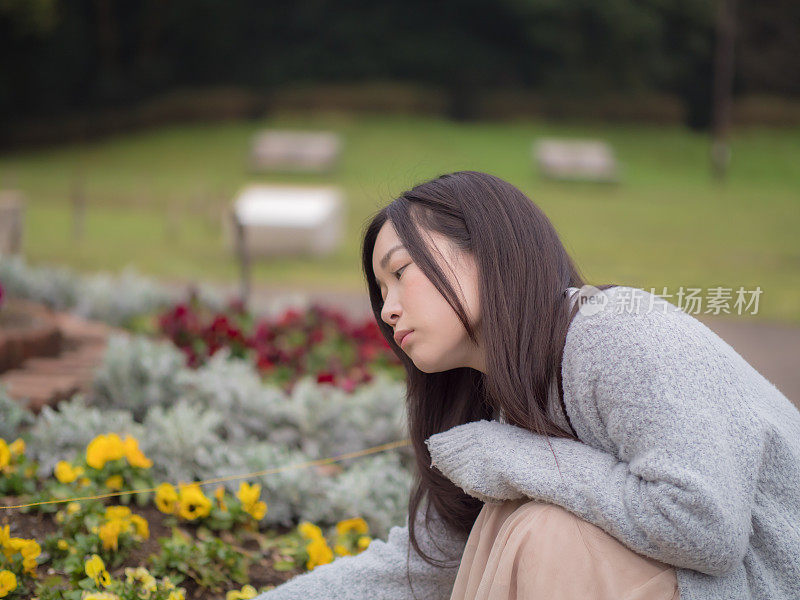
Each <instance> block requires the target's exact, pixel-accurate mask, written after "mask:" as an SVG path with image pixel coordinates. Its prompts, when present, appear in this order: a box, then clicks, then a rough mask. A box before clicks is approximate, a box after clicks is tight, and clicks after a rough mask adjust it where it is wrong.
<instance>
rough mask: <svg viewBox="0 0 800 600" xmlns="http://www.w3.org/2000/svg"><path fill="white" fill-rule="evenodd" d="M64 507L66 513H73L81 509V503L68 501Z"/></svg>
mask: <svg viewBox="0 0 800 600" xmlns="http://www.w3.org/2000/svg"><path fill="white" fill-rule="evenodd" d="M66 508H67V514H68V515H74V514H75V513H76V512H78V511H79V510H80V509H81V504H80V502H69V503H67V507H66Z"/></svg>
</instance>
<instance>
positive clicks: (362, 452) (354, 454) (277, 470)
mask: <svg viewBox="0 0 800 600" xmlns="http://www.w3.org/2000/svg"><path fill="white" fill-rule="evenodd" d="M410 443H411V440H410V439H409V438H406V439H404V440H399V441H397V442H389V443H388V444H382V445H380V446H373V447H372V448H365V449H364V450H358V451H357V452H348V453H347V454H342V455H340V456H332V457H329V458H319V459H317V460H309V461H306V462H303V463H298V464H296V465H288V466H284V467H275V468H272V469H264V470H263V471H253V472H252V473H245V474H243V475H228V476H226V477H215V478H214V479H206V480H204V481H196V482H193V483H196V484H197V485H210V484H212V483H221V482H223V481H234V480H236V479H245V478H246V477H258V476H260V475H272V474H273V473H280V472H281V471H290V470H292V469H303V468H305V467H312V466H316V465H324V464H328V463H332V462H336V461H339V460H345V459H348V458H356V457H358V456H365V455H367V454H375V453H376V452H383V451H384V450H391V449H393V448H399V447H401V446H408V445H409V444H410ZM155 491H156V488H146V489H138V490H121V491H118V492H109V493H108V494H98V495H96V496H82V497H78V498H65V499H64V500H43V501H42V502H32V503H31V504H16V505H12V506H0V510H10V509H14V508H27V507H29V506H40V505H42V504H60V503H62V502H80V501H81V500H99V499H101V498H113V497H114V496H122V495H125V494H144V493H147V492H155Z"/></svg>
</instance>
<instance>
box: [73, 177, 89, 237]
mask: <svg viewBox="0 0 800 600" xmlns="http://www.w3.org/2000/svg"><path fill="white" fill-rule="evenodd" d="M84 179H85V178H84V174H83V169H81V168H78V169H76V170H75V175H74V177H73V180H72V194H71V195H72V239H73V240H74V241H76V242H80V241H81V240H82V239H83V238H84V234H85V233H86V186H85V185H84Z"/></svg>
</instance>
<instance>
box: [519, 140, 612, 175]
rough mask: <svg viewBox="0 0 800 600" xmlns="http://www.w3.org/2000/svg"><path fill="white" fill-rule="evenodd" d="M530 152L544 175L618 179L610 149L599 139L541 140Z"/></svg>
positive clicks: (535, 143)
mask: <svg viewBox="0 0 800 600" xmlns="http://www.w3.org/2000/svg"><path fill="white" fill-rule="evenodd" d="M532 154H533V159H534V161H535V162H536V164H537V165H538V167H539V171H540V172H541V174H542V176H543V177H548V178H551V179H561V180H571V181H602V182H615V181H618V179H619V166H618V164H617V160H616V158H615V156H614V152H613V150H612V149H611V147H610V146H609V145H608V144H607V143H605V142H601V141H599V140H559V139H541V140H537V141H535V142H534V143H533V149H532Z"/></svg>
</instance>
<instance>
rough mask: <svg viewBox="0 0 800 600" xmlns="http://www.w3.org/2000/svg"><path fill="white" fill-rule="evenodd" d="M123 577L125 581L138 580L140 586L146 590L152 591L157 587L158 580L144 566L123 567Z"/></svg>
mask: <svg viewBox="0 0 800 600" xmlns="http://www.w3.org/2000/svg"><path fill="white" fill-rule="evenodd" d="M125 577H126V581H127V583H133V582H135V581H139V582H141V584H142V588H143V589H144V590H145V591H146V592H152V591H153V590H155V589H156V587H158V582H157V581H156V578H155V577H153V576H152V575H151V574H150V571H148V570H147V569H145V568H144V567H136V568H135V569H132V568H131V567H126V568H125Z"/></svg>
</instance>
